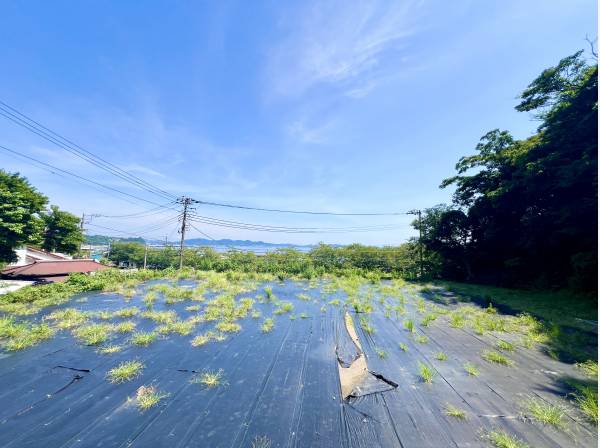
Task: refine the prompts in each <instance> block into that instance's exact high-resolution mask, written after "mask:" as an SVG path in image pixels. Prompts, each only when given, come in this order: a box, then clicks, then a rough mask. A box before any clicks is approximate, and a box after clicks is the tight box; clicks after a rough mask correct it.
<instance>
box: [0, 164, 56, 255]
mask: <svg viewBox="0 0 600 448" xmlns="http://www.w3.org/2000/svg"><path fill="white" fill-rule="evenodd" d="M47 202H48V198H46V197H45V196H44V195H43V194H41V193H40V192H38V191H37V190H36V189H35V188H34V187H32V186H31V185H30V184H29V182H28V181H27V179H25V178H24V177H22V176H20V175H19V174H18V173H15V174H11V173H7V172H6V171H4V170H0V262H11V261H14V260H15V259H16V255H15V252H14V250H13V249H14V248H15V247H18V246H19V245H21V244H26V243H37V242H39V240H40V234H41V232H42V230H43V228H44V222H43V220H42V212H43V211H44V208H45V206H46V203H47Z"/></svg>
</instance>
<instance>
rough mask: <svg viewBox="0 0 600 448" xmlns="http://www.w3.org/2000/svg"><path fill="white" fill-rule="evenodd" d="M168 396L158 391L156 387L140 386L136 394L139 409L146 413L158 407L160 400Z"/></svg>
mask: <svg viewBox="0 0 600 448" xmlns="http://www.w3.org/2000/svg"><path fill="white" fill-rule="evenodd" d="M168 396H169V394H167V393H164V392H159V391H157V390H156V388H155V387H154V386H140V388H139V389H138V390H137V392H136V394H135V399H136V404H137V407H138V409H139V410H140V411H145V410H146V409H150V408H151V407H153V406H156V405H157V404H158V402H159V401H160V400H162V399H164V398H167V397H168Z"/></svg>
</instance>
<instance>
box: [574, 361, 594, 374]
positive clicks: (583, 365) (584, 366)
mask: <svg viewBox="0 0 600 448" xmlns="http://www.w3.org/2000/svg"><path fill="white" fill-rule="evenodd" d="M575 367H576V368H577V369H579V370H581V371H582V372H583V373H584V374H585V375H586V376H589V377H590V378H598V362H597V361H592V360H591V359H588V360H587V361H585V362H578V363H577V364H575Z"/></svg>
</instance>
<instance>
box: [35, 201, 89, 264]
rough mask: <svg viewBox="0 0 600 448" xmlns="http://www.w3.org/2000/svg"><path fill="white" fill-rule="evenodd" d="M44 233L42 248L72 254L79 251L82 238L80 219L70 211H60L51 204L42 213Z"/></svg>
mask: <svg viewBox="0 0 600 448" xmlns="http://www.w3.org/2000/svg"><path fill="white" fill-rule="evenodd" d="M43 219H44V224H45V228H44V234H43V242H42V248H43V249H44V250H47V251H49V252H63V253H66V254H74V253H76V252H77V251H79V248H80V246H81V243H82V242H83V240H84V236H83V232H82V231H81V227H80V223H81V220H80V219H79V218H78V217H77V216H75V215H73V214H72V213H69V212H65V211H62V210H60V209H59V208H58V206H56V205H53V206H51V207H50V211H49V212H48V213H46V214H44V215H43Z"/></svg>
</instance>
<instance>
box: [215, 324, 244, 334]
mask: <svg viewBox="0 0 600 448" xmlns="http://www.w3.org/2000/svg"><path fill="white" fill-rule="evenodd" d="M215 328H216V329H217V330H219V331H222V332H223V333H237V332H239V331H241V330H242V326H241V325H240V324H238V323H236V322H230V321H221V322H219V323H218V324H217V325H216V326H215Z"/></svg>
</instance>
